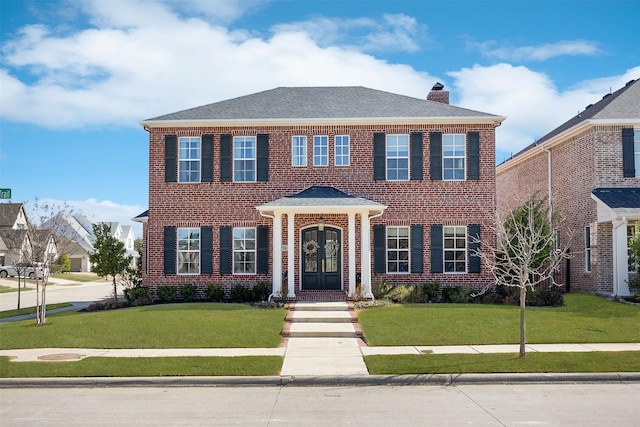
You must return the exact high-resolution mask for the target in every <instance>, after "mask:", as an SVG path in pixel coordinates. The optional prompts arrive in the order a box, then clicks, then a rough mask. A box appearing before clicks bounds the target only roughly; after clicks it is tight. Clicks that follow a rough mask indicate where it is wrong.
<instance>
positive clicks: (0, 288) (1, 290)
mask: <svg viewBox="0 0 640 427" xmlns="http://www.w3.org/2000/svg"><path fill="white" fill-rule="evenodd" d="M31 282H33V281H31ZM33 283H35V282H33ZM34 289H35V288H23V287H21V288H20V290H21V291H32V290H34ZM9 292H18V288H14V287H12V286H2V285H0V294H7V293H9Z"/></svg>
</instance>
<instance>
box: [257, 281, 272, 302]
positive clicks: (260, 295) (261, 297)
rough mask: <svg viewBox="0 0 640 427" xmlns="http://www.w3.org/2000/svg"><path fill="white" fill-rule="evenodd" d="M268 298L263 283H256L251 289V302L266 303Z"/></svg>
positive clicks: (265, 286)
mask: <svg viewBox="0 0 640 427" xmlns="http://www.w3.org/2000/svg"><path fill="white" fill-rule="evenodd" d="M267 298H269V288H268V287H267V284H266V283H265V282H258V283H256V285H255V286H254V287H253V300H254V301H258V302H260V301H266V300H267Z"/></svg>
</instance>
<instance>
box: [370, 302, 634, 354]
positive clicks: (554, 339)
mask: <svg viewBox="0 0 640 427" xmlns="http://www.w3.org/2000/svg"><path fill="white" fill-rule="evenodd" d="M564 298H565V305H564V306H563V307H531V308H527V310H526V331H527V342H528V343H537V344H546V343H595V342H640V306H638V305H630V304H621V303H616V302H612V301H608V300H605V299H603V298H599V297H596V296H593V295H588V294H580V293H570V294H566V295H565V296H564ZM519 314H520V311H519V307H516V306H506V305H485V304H426V305H425V304H422V305H393V306H386V307H377V308H370V309H364V310H360V311H358V321H359V322H360V325H361V326H362V329H363V332H364V336H365V339H366V341H367V343H368V344H369V345H374V346H395V345H467V344H517V343H519V342H520V335H519V334H520V332H519V330H520V329H519V327H520V320H519Z"/></svg>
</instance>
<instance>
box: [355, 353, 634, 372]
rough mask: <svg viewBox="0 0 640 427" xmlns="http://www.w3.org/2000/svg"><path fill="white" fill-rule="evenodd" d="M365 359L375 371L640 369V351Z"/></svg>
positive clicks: (628, 370) (615, 370)
mask: <svg viewBox="0 0 640 427" xmlns="http://www.w3.org/2000/svg"><path fill="white" fill-rule="evenodd" d="M365 363H366V364H367V368H368V369H369V373H371V374H373V375H405V374H464V373H536V372H540V373H542V372H555V373H564V372H640V352H637V351H627V352H587V353H527V355H526V356H525V357H524V358H520V357H518V354H516V353H514V354H504V353H499V354H424V355H408V354H406V355H392V356H387V355H384V356H383V355H376V356H366V357H365Z"/></svg>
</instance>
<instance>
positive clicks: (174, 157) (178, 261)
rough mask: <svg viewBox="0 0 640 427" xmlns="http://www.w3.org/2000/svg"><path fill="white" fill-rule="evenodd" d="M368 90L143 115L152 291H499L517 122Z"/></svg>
mask: <svg viewBox="0 0 640 427" xmlns="http://www.w3.org/2000/svg"><path fill="white" fill-rule="evenodd" d="M442 89H443V87H442V85H440V84H438V85H436V86H434V88H433V90H432V92H431V93H430V94H429V95H428V96H427V99H424V98H422V99H420V98H412V97H407V96H402V95H396V94H392V93H388V92H382V91H378V90H373V89H368V88H364V87H281V88H277V89H273V90H267V91H264V92H259V93H255V94H251V95H248V96H243V97H239V98H234V99H230V100H226V101H222V102H218V103H214V104H209V105H204V106H201V107H196V108H192V109H189V110H184V111H180V112H177V113H173V114H168V115H164V116H160V117H156V118H153V119H148V120H144V121H143V122H142V125H143V126H144V127H145V129H146V130H147V131H148V132H149V153H150V160H149V162H150V163H149V210H148V211H147V212H145V213H144V214H142V215H141V216H140V217H139V218H138V220H139V221H140V222H143V224H144V240H145V245H146V248H145V257H144V259H143V283H144V284H145V285H147V286H149V287H151V288H155V287H157V286H158V285H164V284H170V285H178V286H179V285H182V284H187V283H191V284H196V285H198V286H200V287H201V288H203V287H204V286H206V285H208V284H221V285H223V286H225V287H227V289H228V288H229V287H230V286H232V285H234V284H238V283H243V284H247V285H249V286H250V285H251V284H255V283H256V282H258V281H263V282H266V283H268V284H269V286H271V287H272V291H273V295H274V296H275V297H279V296H281V295H282V291H283V290H284V289H285V287H286V289H287V296H288V297H290V298H301V297H304V296H305V295H306V296H309V295H312V294H315V295H317V294H321V293H323V292H324V293H326V294H329V293H332V292H333V293H334V294H342V295H348V296H354V294H355V293H356V290H357V285H359V284H361V285H362V292H363V293H364V294H365V295H366V296H368V297H370V296H371V284H372V282H373V281H376V280H383V279H385V280H387V281H389V282H391V283H396V284H410V283H415V284H417V283H423V282H426V281H435V280H437V281H439V282H440V283H442V284H444V285H449V286H453V285H462V286H467V287H474V288H479V287H482V286H484V285H486V284H488V283H490V282H491V276H490V275H489V274H488V273H487V272H485V271H483V270H482V269H481V266H480V262H479V259H478V257H473V256H471V250H472V249H473V246H474V245H473V244H472V243H471V240H470V236H471V235H480V236H481V238H490V236H488V235H487V232H488V230H489V227H486V226H485V225H486V224H487V223H486V221H488V220H489V221H490V220H491V216H492V213H493V212H494V211H495V203H496V202H495V128H496V127H497V126H499V125H500V123H501V122H502V121H503V120H504V117H501V116H496V115H493V114H487V113H482V112H478V111H472V110H468V109H464V108H460V107H455V106H452V105H449V94H448V92H446V91H443V90H442Z"/></svg>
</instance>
